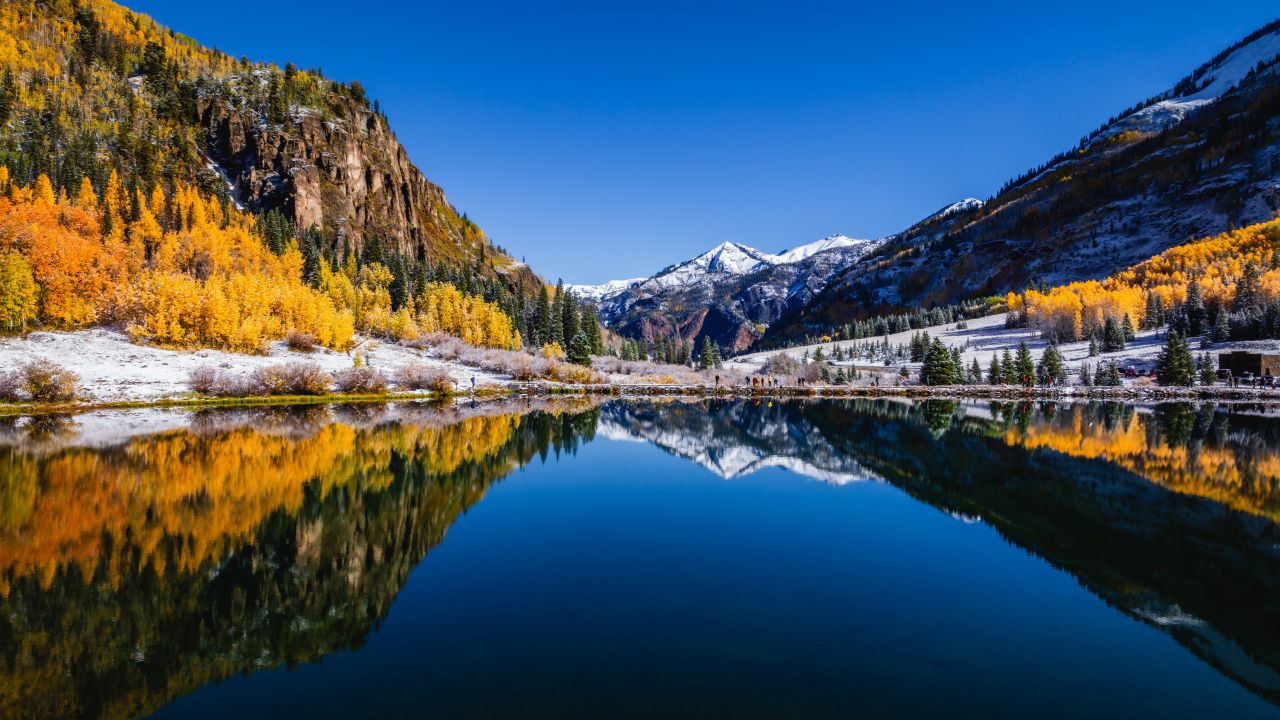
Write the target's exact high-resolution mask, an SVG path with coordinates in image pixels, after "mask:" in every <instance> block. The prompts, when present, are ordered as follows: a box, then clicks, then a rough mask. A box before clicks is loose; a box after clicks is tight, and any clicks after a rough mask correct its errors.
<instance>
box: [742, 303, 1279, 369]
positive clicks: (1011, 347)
mask: <svg viewBox="0 0 1280 720" xmlns="http://www.w3.org/2000/svg"><path fill="white" fill-rule="evenodd" d="M1004 319H1005V316H1004V314H1003V313H1001V314H999V315H988V316H987V317H982V318H978V319H976V320H970V321H968V328H967V329H963V330H961V329H957V327H956V324H955V323H948V324H946V325H935V326H933V327H929V328H923V329H922V330H910V331H907V332H901V333H894V334H892V335H890V336H889V344H891V345H899V344H902V345H906V344H909V343H910V342H911V336H912V335H914V334H916V333H918V332H928V333H929V336H930V337H931V338H938V339H940V340H942V342H943V343H944V344H946V345H947V347H958V348H961V353H960V355H961V358H962V360H963V361H964V365H965V367H968V366H969V365H970V364H971V363H972V362H973V360H974V358H977V360H978V363H979V364H980V365H981V366H982V371H983V373H986V371H987V368H988V366H989V365H990V364H991V358H992V357H993V356H995V355H998V354H999V355H1002V354H1003V353H1004V351H1005V350H1008V351H1009V352H1011V353H1016V352H1017V350H1018V344H1019V343H1021V342H1023V341H1026V343H1027V345H1028V346H1029V347H1030V348H1031V351H1032V354H1033V355H1034V356H1035V357H1036V359H1037V360H1038V359H1039V357H1040V352H1041V351H1043V350H1044V348H1045V346H1046V345H1048V344H1049V343H1048V341H1046V340H1044V339H1042V338H1041V337H1039V335H1038V334H1037V333H1036V332H1035V331H1034V330H1030V329H1027V328H1013V329H1009V328H1005V326H1004ZM869 340H871V341H876V342H880V341H883V336H878V337H875V338H870V339H868V338H864V339H862V340H844V341H837V342H829V343H818V344H815V345H802V346H797V347H793V348H787V349H786V350H772V351H766V352H759V353H751V354H749V355H739V356H738V357H735V358H733V359H731V360H729V361H727V362H726V363H725V365H726V367H728V368H732V369H734V370H737V371H739V372H742V373H746V374H753V373H758V372H759V371H760V366H761V365H762V364H764V361H765V360H766V359H767V358H768V357H769V356H771V355H776V354H778V353H780V352H785V353H787V354H789V355H791V356H792V357H795V358H800V357H801V356H803V355H804V353H805V352H808V353H809V355H810V357H812V356H813V353H814V351H815V350H817V349H818V348H819V347H821V348H822V351H823V353H825V354H826V355H828V356H830V354H831V352H832V350H834V349H835V346H836V345H841V346H843V347H845V348H846V349H849V348H853V347H854V346H855V345H857V344H859V343H865V342H868V341H869ZM1164 342H1165V331H1163V330H1161V331H1155V330H1143V331H1140V332H1138V333H1137V334H1136V338H1135V339H1134V341H1133V342H1132V343H1129V345H1128V347H1126V348H1125V349H1124V350H1121V351H1119V352H1112V353H1104V354H1102V355H1099V356H1098V357H1092V358H1091V357H1089V342H1088V341H1087V340H1086V341H1084V342H1074V343H1061V344H1059V345H1058V349H1059V350H1060V351H1061V352H1062V355H1063V358H1064V360H1065V361H1066V365H1067V367H1068V369H1069V370H1071V371H1072V372H1075V371H1076V370H1078V369H1079V367H1080V365H1081V364H1082V363H1086V362H1087V363H1088V364H1089V365H1090V366H1093V367H1095V368H1096V367H1097V365H1098V363H1099V362H1107V361H1115V362H1117V363H1119V364H1120V366H1121V367H1129V366H1132V367H1134V368H1139V369H1140V368H1144V367H1145V368H1148V369H1150V368H1152V367H1154V365H1155V361H1156V356H1157V355H1159V354H1160V348H1162V347H1163V346H1164ZM1246 349H1248V350H1254V351H1261V352H1276V351H1278V350H1280V341H1276V340H1250V341H1238V342H1224V343H1218V344H1217V345H1214V347H1213V349H1212V350H1210V351H1209V352H1210V353H1213V354H1217V353H1220V352H1225V351H1229V350H1246ZM1191 350H1192V352H1193V353H1195V354H1196V355H1199V354H1200V353H1201V352H1202V351H1201V350H1200V349H1199V346H1198V344H1197V343H1196V341H1195V340H1194V339H1193V340H1192V342H1191ZM836 365H838V366H845V367H848V366H851V365H853V366H856V367H858V368H859V369H861V370H876V369H879V370H880V371H882V372H889V371H892V372H894V373H896V372H897V369H898V367H899V366H898V365H894V366H893V367H892V368H886V367H884V366H883V365H882V364H878V363H869V362H867V361H866V360H865V359H860V360H858V361H856V362H842V363H836ZM906 365H907V367H908V368H909V369H911V371H912V373H913V374H914V373H915V372H916V371H918V370H919V368H920V364H919V363H906Z"/></svg>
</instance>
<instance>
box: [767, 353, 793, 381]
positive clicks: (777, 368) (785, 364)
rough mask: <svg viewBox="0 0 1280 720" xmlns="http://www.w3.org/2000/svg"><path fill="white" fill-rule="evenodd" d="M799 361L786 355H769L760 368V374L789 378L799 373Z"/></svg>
mask: <svg viewBox="0 0 1280 720" xmlns="http://www.w3.org/2000/svg"><path fill="white" fill-rule="evenodd" d="M800 367H801V366H800V361H799V360H796V359H795V358H793V357H791V356H790V355H788V354H787V353H784V352H780V353H777V354H776V355H770V356H769V357H768V359H766V360H765V361H764V365H763V366H761V368H760V372H761V373H762V374H764V375H780V376H784V377H791V376H793V375H796V374H797V373H799V372H800Z"/></svg>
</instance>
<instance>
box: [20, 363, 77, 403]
mask: <svg viewBox="0 0 1280 720" xmlns="http://www.w3.org/2000/svg"><path fill="white" fill-rule="evenodd" d="M22 382H23V385H24V386H25V389H26V391H27V393H28V394H29V395H31V399H32V400H37V401H42V402H66V401H68V400H75V399H76V395H77V394H78V393H79V390H80V378H79V377H78V376H77V375H76V374H75V373H73V372H71V371H70V370H67V369H66V368H64V367H62V366H61V365H59V364H58V363H56V362H53V361H52V360H36V361H34V362H30V363H27V364H26V366H25V367H23V368H22Z"/></svg>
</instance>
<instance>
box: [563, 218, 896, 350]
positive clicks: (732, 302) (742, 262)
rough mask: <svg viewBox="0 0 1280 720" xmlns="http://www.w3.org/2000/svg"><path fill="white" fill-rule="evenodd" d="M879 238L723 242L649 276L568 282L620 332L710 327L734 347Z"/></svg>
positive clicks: (689, 331)
mask: <svg viewBox="0 0 1280 720" xmlns="http://www.w3.org/2000/svg"><path fill="white" fill-rule="evenodd" d="M879 244H880V241H878V240H856V239H854V238H850V237H846V236H844V235H831V236H828V237H825V238H823V239H821V240H817V241H815V242H811V243H808V244H805V245H800V246H797V247H793V248H791V249H789V250H784V251H782V252H779V253H777V254H772V253H767V252H764V251H761V250H757V249H755V248H753V247H749V246H747V245H743V244H741V243H733V242H726V243H721V244H720V245H717V246H716V247H714V248H712V249H710V250H708V251H707V252H704V253H702V254H701V255H698V256H697V257H694V258H692V259H689V260H686V261H684V262H681V263H677V264H675V265H671V266H668V267H666V268H663V269H662V270H660V271H658V272H657V273H656V274H654V275H653V276H651V277H647V278H634V279H631V280H613V281H610V282H607V283H603V284H601V285H567V286H566V289H568V290H571V291H573V293H574V294H575V295H577V296H578V297H579V298H581V299H584V300H588V301H591V302H593V303H595V305H596V306H597V308H598V310H599V312H600V317H601V319H602V320H604V321H605V322H606V323H608V324H609V325H611V326H613V327H614V328H615V329H616V330H618V331H619V332H621V333H623V334H625V335H633V336H637V337H647V338H656V337H660V336H661V337H670V336H672V335H679V336H681V337H684V338H686V339H694V338H701V337H702V336H703V335H709V336H710V337H711V339H712V340H713V341H714V342H716V343H718V344H720V345H721V346H722V347H724V348H726V349H729V350H731V351H733V352H738V351H742V350H745V349H746V348H748V347H750V346H751V344H752V343H754V342H755V341H756V340H757V339H759V337H760V336H761V335H762V332H763V327H764V326H767V325H768V324H769V323H771V322H773V321H775V320H777V319H778V318H779V317H781V316H782V315H783V314H784V313H786V312H788V311H789V310H793V309H796V308H799V307H801V306H803V304H804V303H806V302H808V301H809V300H811V299H812V298H813V297H814V296H815V295H816V294H817V292H818V291H820V290H821V289H822V287H823V286H824V285H825V283H826V281H827V280H828V279H829V278H830V277H831V275H832V273H833V272H834V271H835V270H837V269H839V268H842V267H846V266H848V265H849V264H851V263H854V262H856V261H857V260H858V258H861V257H863V256H865V255H866V254H867V253H870V252H871V251H872V250H874V249H875V248H877V247H878V246H879Z"/></svg>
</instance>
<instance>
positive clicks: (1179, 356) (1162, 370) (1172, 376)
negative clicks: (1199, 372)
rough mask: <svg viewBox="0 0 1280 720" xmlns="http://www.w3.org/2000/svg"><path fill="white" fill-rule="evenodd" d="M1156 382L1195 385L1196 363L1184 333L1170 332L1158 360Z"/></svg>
mask: <svg viewBox="0 0 1280 720" xmlns="http://www.w3.org/2000/svg"><path fill="white" fill-rule="evenodd" d="M1156 380H1157V381H1158V382H1159V383H1160V384H1161V385H1182V386H1190V385H1193V384H1195V361H1194V359H1193V358H1192V356H1191V349H1190V348H1189V347H1188V346H1187V339H1186V338H1185V337H1183V336H1182V333H1179V332H1176V331H1172V330H1171V331H1170V332H1169V336H1168V339H1167V340H1166V341H1165V345H1164V348H1162V349H1161V350H1160V356H1159V357H1158V358H1156Z"/></svg>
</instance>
